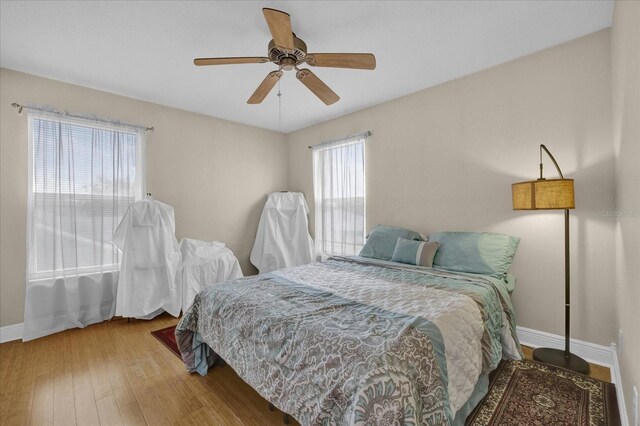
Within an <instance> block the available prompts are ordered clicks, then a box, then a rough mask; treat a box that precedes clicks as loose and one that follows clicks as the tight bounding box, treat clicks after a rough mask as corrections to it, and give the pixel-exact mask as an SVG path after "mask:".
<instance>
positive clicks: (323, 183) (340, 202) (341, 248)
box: [313, 136, 365, 256]
mask: <svg viewBox="0 0 640 426" xmlns="http://www.w3.org/2000/svg"><path fill="white" fill-rule="evenodd" d="M364 145H365V139H364V136H361V137H355V138H352V139H347V140H344V141H341V142H339V143H334V144H326V145H318V146H315V147H313V191H314V196H315V241H316V252H317V253H318V254H319V255H321V256H322V255H324V256H331V255H340V256H351V255H357V254H358V253H360V250H361V249H362V246H363V245H364V237H365V156H364V152H365V150H364Z"/></svg>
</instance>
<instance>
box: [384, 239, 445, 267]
mask: <svg viewBox="0 0 640 426" xmlns="http://www.w3.org/2000/svg"><path fill="white" fill-rule="evenodd" d="M439 246H440V243H438V242H437V241H433V242H431V241H415V240H407V239H405V238H398V241H397V242H396V248H395V249H394V250H393V256H391V261H392V262H401V263H409V264H411V265H418V266H427V267H429V268H431V267H432V266H433V257H434V256H435V255H436V251H437V250H438V247H439Z"/></svg>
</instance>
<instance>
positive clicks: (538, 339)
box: [516, 326, 613, 377]
mask: <svg viewBox="0 0 640 426" xmlns="http://www.w3.org/2000/svg"><path fill="white" fill-rule="evenodd" d="M516 333H517V334H518V339H520V343H521V344H523V345H527V346H531V347H532V348H540V347H544V348H554V349H564V336H558V335H557V334H551V333H547V332H545V331H539V330H533V329H530V328H525V327H520V326H518V327H516ZM570 343H571V352H572V353H574V354H576V355H578V356H579V357H581V358H584V359H585V360H587V361H589V362H590V363H592V364H599V365H604V366H606V367H609V368H612V367H613V358H612V353H611V347H609V346H602V345H596V344H595V343H589V342H584V341H582V340H576V339H571V342H570ZM612 377H613V375H612Z"/></svg>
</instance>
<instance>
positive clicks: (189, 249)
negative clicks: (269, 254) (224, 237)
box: [177, 238, 243, 312]
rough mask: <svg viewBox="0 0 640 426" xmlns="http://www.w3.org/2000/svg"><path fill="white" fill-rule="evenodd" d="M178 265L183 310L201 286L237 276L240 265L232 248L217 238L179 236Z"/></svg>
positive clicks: (238, 275)
mask: <svg viewBox="0 0 640 426" xmlns="http://www.w3.org/2000/svg"><path fill="white" fill-rule="evenodd" d="M180 253H181V254H182V266H181V268H180V272H179V273H178V277H177V281H179V284H178V286H179V287H182V294H183V296H182V311H183V312H185V311H186V310H187V309H189V307H190V306H191V304H192V303H193V299H194V298H195V297H196V294H198V293H199V292H200V291H201V290H203V289H204V288H205V287H207V286H209V285H212V284H215V283H219V282H223V281H230V280H234V279H236V278H241V277H242V276H243V275H242V269H240V264H239V263H238V259H237V258H236V257H235V256H234V254H233V252H232V251H231V250H229V249H228V248H226V247H225V245H224V243H221V242H219V241H214V242H211V243H209V242H206V241H199V240H193V239H191V238H183V239H182V241H180Z"/></svg>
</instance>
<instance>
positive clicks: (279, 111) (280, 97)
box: [278, 80, 282, 130]
mask: <svg viewBox="0 0 640 426" xmlns="http://www.w3.org/2000/svg"><path fill="white" fill-rule="evenodd" d="M278 129H280V130H282V93H281V92H280V80H278Z"/></svg>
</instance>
